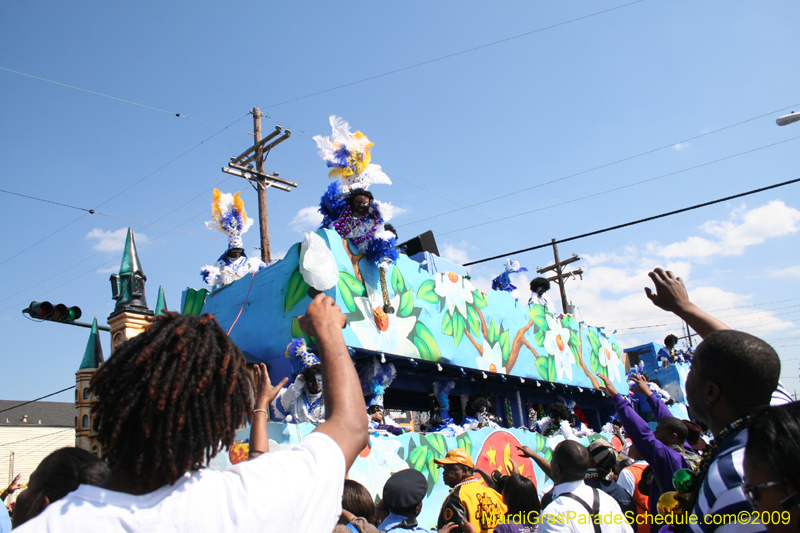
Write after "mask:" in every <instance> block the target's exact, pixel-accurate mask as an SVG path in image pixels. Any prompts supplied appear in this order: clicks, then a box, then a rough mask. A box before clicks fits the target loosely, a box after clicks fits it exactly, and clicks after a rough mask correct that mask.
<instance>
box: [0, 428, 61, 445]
mask: <svg viewBox="0 0 800 533" xmlns="http://www.w3.org/2000/svg"><path fill="white" fill-rule="evenodd" d="M67 431H75V430H74V429H71V428H70V429H61V430H58V431H54V432H52V433H45V434H44V435H39V436H38V437H31V438H29V439H22V440H16V441H14V442H6V443H3V444H0V446H11V445H12V444H19V443H20V442H27V441H29V440H36V439H41V438H43V437H49V436H51V435H55V434H56V433H65V432H67Z"/></svg>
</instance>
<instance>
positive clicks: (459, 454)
mask: <svg viewBox="0 0 800 533" xmlns="http://www.w3.org/2000/svg"><path fill="white" fill-rule="evenodd" d="M433 462H434V463H436V464H437V465H439V466H441V465H464V466H466V467H467V468H475V463H473V462H472V457H470V456H469V454H468V453H467V450H465V449H463V448H454V449H452V450H450V451H449V452H447V455H445V456H444V459H434V460H433Z"/></svg>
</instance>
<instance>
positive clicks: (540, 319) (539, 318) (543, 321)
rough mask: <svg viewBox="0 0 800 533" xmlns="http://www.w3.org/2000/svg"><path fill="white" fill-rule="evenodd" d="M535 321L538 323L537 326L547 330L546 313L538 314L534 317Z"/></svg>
mask: <svg viewBox="0 0 800 533" xmlns="http://www.w3.org/2000/svg"><path fill="white" fill-rule="evenodd" d="M533 323H534V324H536V327H537V328H539V329H540V330H542V331H547V329H548V327H547V320H546V319H545V318H544V315H538V316H535V317H533Z"/></svg>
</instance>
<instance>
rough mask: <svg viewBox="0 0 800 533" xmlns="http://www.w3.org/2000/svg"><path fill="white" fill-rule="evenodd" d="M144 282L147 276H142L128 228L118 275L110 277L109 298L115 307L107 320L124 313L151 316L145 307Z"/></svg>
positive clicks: (131, 234)
mask: <svg viewBox="0 0 800 533" xmlns="http://www.w3.org/2000/svg"><path fill="white" fill-rule="evenodd" d="M145 281H147V276H145V275H144V272H143V271H142V266H141V264H140V263H139V254H138V253H137V252H136V242H135V241H134V240H133V230H132V229H131V228H128V238H127V239H126V240H125V250H124V251H123V252H122V263H120V265H119V274H112V275H111V298H112V299H114V300H116V301H117V305H116V307H114V312H113V313H111V316H110V317H109V318H111V317H113V316H116V315H118V314H120V313H124V312H130V313H137V314H140V315H147V316H153V311H152V310H150V309H148V307H147V299H146V297H145V289H144V282H145Z"/></svg>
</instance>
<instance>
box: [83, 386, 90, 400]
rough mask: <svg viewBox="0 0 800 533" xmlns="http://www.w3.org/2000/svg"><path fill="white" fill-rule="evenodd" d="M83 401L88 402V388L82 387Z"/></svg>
mask: <svg viewBox="0 0 800 533" xmlns="http://www.w3.org/2000/svg"><path fill="white" fill-rule="evenodd" d="M83 399H84V400H88V399H89V387H84V389H83Z"/></svg>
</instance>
